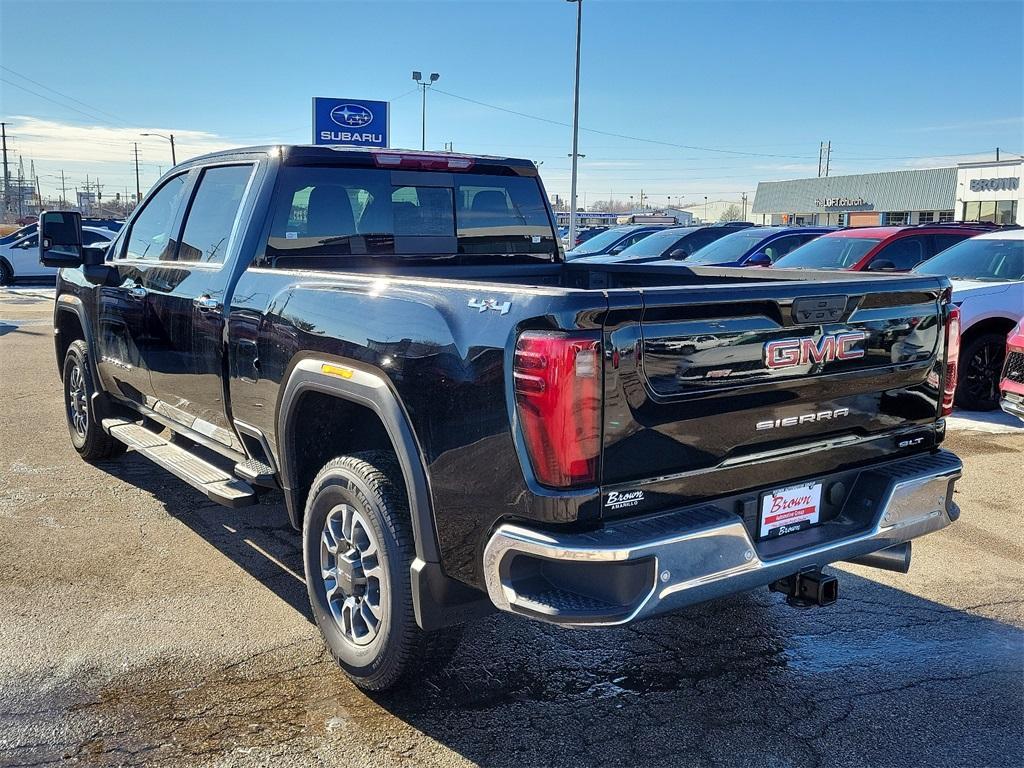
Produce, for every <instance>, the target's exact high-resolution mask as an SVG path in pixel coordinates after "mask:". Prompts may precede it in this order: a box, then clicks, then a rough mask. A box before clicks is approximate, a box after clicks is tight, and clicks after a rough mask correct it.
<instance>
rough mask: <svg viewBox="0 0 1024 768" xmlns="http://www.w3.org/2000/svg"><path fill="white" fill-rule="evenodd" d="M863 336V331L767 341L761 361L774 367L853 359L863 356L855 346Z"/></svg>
mask: <svg viewBox="0 0 1024 768" xmlns="http://www.w3.org/2000/svg"><path fill="white" fill-rule="evenodd" d="M867 337H868V335H867V334H866V333H865V332H864V331H852V332H850V333H837V334H830V335H828V336H822V337H821V338H820V339H819V340H818V341H815V340H814V339H808V338H804V339H780V340H779V341H769V342H768V343H766V344H765V345H764V364H765V365H767V366H768V367H769V368H773V369H774V368H791V367H793V366H795V365H811V364H812V363H829V362H832V361H833V360H856V359H857V358H859V357H864V349H863V347H861V348H860V349H856V348H855V347H856V346H857V345H858V344H860V342H862V341H864V340H865V339H866V338H867Z"/></svg>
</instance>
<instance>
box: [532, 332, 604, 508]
mask: <svg viewBox="0 0 1024 768" xmlns="http://www.w3.org/2000/svg"><path fill="white" fill-rule="evenodd" d="M600 347H601V342H600V339H599V338H598V337H595V336H593V335H591V334H586V335H583V334H566V333H552V332H545V331H527V332H525V333H524V334H523V335H522V336H520V337H519V341H518V342H517V343H516V353H515V362H514V364H513V371H512V376H513V386H514V389H515V395H516V412H517V413H518V414H519V423H520V425H521V427H522V432H523V437H524V438H525V440H526V449H527V452H528V453H529V454H530V464H531V465H532V466H533V473H534V474H535V475H536V477H537V480H538V481H539V482H540V483H541V484H542V485H549V486H552V487H555V488H569V487H572V486H580V485H590V484H593V483H595V482H596V481H597V459H598V455H599V454H600V450H601V421H600V419H601V357H600Z"/></svg>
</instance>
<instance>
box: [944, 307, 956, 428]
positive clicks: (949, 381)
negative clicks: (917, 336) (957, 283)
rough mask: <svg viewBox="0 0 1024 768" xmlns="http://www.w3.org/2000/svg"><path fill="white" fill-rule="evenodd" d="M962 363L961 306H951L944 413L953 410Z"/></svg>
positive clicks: (948, 318) (947, 338) (948, 323)
mask: <svg viewBox="0 0 1024 768" xmlns="http://www.w3.org/2000/svg"><path fill="white" fill-rule="evenodd" d="M959 363H960V307H950V309H949V316H948V317H947V318H946V383H945V384H944V385H943V389H942V415H943V416H949V414H951V413H952V412H953V398H954V397H955V396H956V376H957V368H958V367H959Z"/></svg>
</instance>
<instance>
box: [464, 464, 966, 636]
mask: <svg viewBox="0 0 1024 768" xmlns="http://www.w3.org/2000/svg"><path fill="white" fill-rule="evenodd" d="M962 469H963V465H962V464H961V462H960V460H959V459H958V458H957V457H956V456H955V455H953V454H952V453H950V452H948V451H937V452H935V453H931V454H926V455H923V456H915V457H912V458H905V459H900V460H897V461H892V462H887V463H885V464H881V465H878V466H875V467H869V468H866V469H863V470H861V471H860V472H859V473H858V474H857V477H856V481H855V482H854V484H853V486H852V488H851V490H850V492H849V494H848V496H847V500H846V502H845V503H844V505H843V508H842V511H841V512H840V514H838V515H837V516H835V517H834V518H833V519H831V520H828V521H826V522H823V523H822V524H820V525H818V526H815V527H813V528H808V529H805V530H802V531H798V532H796V533H791V534H787V535H785V536H782V537H778V538H773V539H768V540H763V541H755V540H754V538H753V537H752V536H751V535H750V533H749V532H748V529H747V527H746V526H745V525H744V523H743V520H742V519H741V518H740V517H739V516H738V515H737V514H735V513H734V512H732V511H730V508H729V506H728V504H723V503H718V504H716V503H705V504H700V505H697V506H692V507H684V508H681V509H676V510H671V511H668V512H662V513H658V514H656V515H652V516H646V517H643V518H637V519H631V520H623V521H615V522H611V523H608V524H606V525H605V526H604V527H603V528H600V529H598V530H595V531H589V532H575V533H560V532H551V531H545V530H538V529H533V528H526V527H523V526H520V525H514V524H505V525H502V526H500V527H499V528H498V529H497V530H496V531H495V532H494V534H493V535H492V536H491V538H490V540H489V542H488V544H487V546H486V548H485V550H484V558H483V566H484V575H485V579H486V583H487V591H488V594H489V595H490V598H491V601H492V602H493V603H494V604H495V605H496V606H497V607H498V608H500V609H502V610H505V611H510V612H512V613H518V614H522V615H525V616H529V617H531V618H535V619H540V620H543V621H548V622H552V623H555V624H562V625H566V626H576V627H587V626H613V625H618V624H625V623H628V622H631V621H634V620H636V619H640V618H645V617H648V616H651V615H654V614H657V613H662V612H665V611H669V610H673V609H676V608H681V607H683V606H687V605H692V604H694V603H699V602H703V601H705V600H710V599H713V598H717V597H722V596H724V595H728V594H732V593H736V592H742V591H745V590H748V589H752V588H754V587H758V586H763V585H766V584H769V583H771V582H774V581H776V580H778V579H781V578H784V577H786V576H789V575H791V574H794V573H798V572H801V571H804V570H807V569H809V568H814V567H821V566H823V565H826V564H828V563H833V562H837V561H841V560H847V559H849V558H853V557H858V556H860V555H864V554H867V553H869V552H875V551H877V550H880V549H886V548H888V547H891V546H894V545H896V544H900V543H902V542H905V541H910V540H911V539H915V538H918V537H919V536H924V535H925V534H928V533H932V532H933V531H938V530H940V529H942V528H945V527H946V526H947V525H949V524H950V523H951V522H953V521H954V520H956V519H957V517H959V514H960V513H959V509H958V508H957V506H956V504H955V503H954V502H953V484H954V483H955V481H956V480H957V479H958V478H959V477H960V475H961V472H962ZM821 479H822V480H823V481H824V482H826V483H827V482H828V481H829V478H827V477H826V478H821Z"/></svg>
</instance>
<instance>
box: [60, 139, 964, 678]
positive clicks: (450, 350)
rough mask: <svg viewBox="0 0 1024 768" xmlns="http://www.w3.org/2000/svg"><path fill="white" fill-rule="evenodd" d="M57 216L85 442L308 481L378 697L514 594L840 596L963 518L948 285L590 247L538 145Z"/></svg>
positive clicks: (313, 555)
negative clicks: (578, 256)
mask: <svg viewBox="0 0 1024 768" xmlns="http://www.w3.org/2000/svg"><path fill="white" fill-rule="evenodd" d="M41 222H42V224H41V227H42V237H41V238H40V258H41V260H42V261H43V262H44V263H46V264H48V265H50V266H60V267H63V269H62V270H61V272H60V275H59V277H58V281H57V296H56V304H55V310H54V333H55V341H56V353H57V361H58V364H59V366H60V371H61V376H62V380H63V387H64V403H65V409H66V413H67V421H68V427H69V430H70V435H71V441H72V443H73V444H74V447H75V448H76V450H77V451H78V452H79V453H80V454H81V455H82V457H83V458H85V459H86V460H90V461H92V460H98V459H103V458H107V457H109V456H111V455H112V454H115V453H117V452H118V451H120V450H122V449H124V448H125V447H126V446H127V447H129V448H131V449H133V450H134V451H136V452H137V453H139V454H140V455H142V456H145V457H147V458H149V459H151V460H152V461H154V462H155V463H156V464H158V465H159V466H161V467H163V468H164V469H166V470H168V471H169V472H171V473H173V474H175V475H176V476H178V477H179V478H181V479H182V480H184V481H185V482H187V483H190V484H191V485H193V486H194V487H195V488H197V489H198V490H200V491H201V492H203V493H204V494H206V495H207V496H208V497H209V498H210V499H213V500H215V501H218V502H221V503H223V504H225V505H227V506H230V507H236V506H241V505H244V504H248V503H252V502H254V501H255V500H256V498H257V496H258V494H259V493H260V491H261V489H275V488H277V489H280V490H281V492H282V493H283V496H284V500H285V503H286V505H287V512H288V516H289V518H290V520H291V523H292V524H293V525H294V526H295V528H297V529H299V530H301V531H302V544H303V554H304V561H305V576H306V585H307V588H308V591H309V598H310V602H311V604H312V610H313V614H314V616H315V618H316V621H317V624H318V625H319V628H320V630H321V632H322V633H323V636H324V639H325V641H326V643H327V645H328V647H329V648H330V650H331V651H332V653H333V654H334V656H335V658H336V659H337V660H338V662H339V664H340V665H341V666H342V667H343V668H344V669H345V671H346V672H347V673H348V674H349V675H350V676H351V677H352V679H353V680H354V681H355V682H356V684H358V685H360V686H363V687H365V688H369V689H382V688H386V687H388V686H391V685H394V684H395V683H396V682H398V681H399V679H400V678H402V676H403V674H404V673H405V672H407V671H410V670H413V669H415V668H422V666H423V664H422V660H423V659H424V658H430V656H429V655H428V653H427V652H428V650H429V649H430V648H431V647H433V646H437V645H438V643H436V642H434V641H435V640H436V638H438V637H439V636H445V635H447V634H451V633H452V630H451V629H450V628H452V627H456V626H457V625H459V624H461V623H463V622H465V621H467V620H468V619H471V618H472V617H475V616H478V615H481V614H482V613H484V612H486V611H488V610H493V609H494V608H495V607H497V608H498V609H501V610H504V611H509V612H512V613H516V614H520V615H522V616H526V617H529V618H532V619H537V620H541V621H548V622H553V623H557V624H562V625H566V626H572V627H599V626H611V625H618V624H623V623H626V622H630V621H634V620H637V619H641V618H644V617H647V616H651V615H653V614H656V613H659V612H663V611H667V610H671V609H675V608H679V607H681V606H685V605H689V604H692V603H695V602H698V601H703V600H708V599H711V598H716V597H719V596H722V595H726V594H730V593H734V592H737V591H742V590H748V589H751V588H753V587H757V586H764V585H769V586H770V587H771V588H772V589H773V590H775V591H777V592H782V593H784V594H785V596H786V598H787V599H788V600H789V601H791V602H794V603H802V604H827V603H829V602H832V601H834V600H835V599H836V593H837V584H836V581H835V578H834V577H832V576H827V575H825V574H823V573H822V571H821V568H822V566H824V565H826V564H828V563H833V562H838V561H856V562H860V563H864V564H867V565H874V566H877V567H881V568H889V569H891V570H899V571H904V572H905V571H906V569H907V567H908V566H909V559H910V549H909V541H910V540H911V539H913V538H916V537H918V536H921V535H924V534H927V533H930V532H932V531H936V530H939V529H941V528H943V527H944V526H946V525H948V524H949V523H950V522H951V521H953V520H955V519H956V518H957V516H958V514H959V512H958V509H957V507H956V505H955V504H954V503H953V496H952V492H953V483H954V482H955V480H956V479H957V478H958V477H959V476H960V473H961V463H960V461H959V460H958V459H957V458H956V457H955V456H954V455H952V454H951V453H949V452H948V451H945V450H942V449H940V447H939V445H940V443H941V441H942V439H943V434H944V421H943V418H942V417H943V416H944V415H945V414H946V413H947V412H948V411H949V409H950V407H951V403H952V396H953V391H954V386H955V378H956V373H955V365H954V364H951V363H950V361H951V360H953V361H955V359H956V357H955V353H951V352H952V350H954V349H955V345H956V339H957V338H958V333H957V323H958V319H957V310H956V309H955V308H954V307H952V306H951V305H950V303H949V296H950V290H949V284H948V282H947V281H946V280H945V279H944V278H938V277H928V276H914V275H909V276H908V275H901V276H897V275H889V274H884V275H882V274H856V273H837V272H828V273H824V272H809V271H787V270H741V269H727V268H700V267H693V268H688V267H686V266H684V265H680V264H678V263H672V264H658V263H654V264H640V265H630V264H621V265H618V264H610V265H601V264H586V265H583V264H581V265H574V264H573V263H566V262H565V260H564V256H563V253H562V250H561V248H560V245H559V240H558V237H557V234H556V229H555V226H554V216H553V214H552V211H551V209H550V207H549V205H548V203H547V199H546V195H545V193H544V189H543V186H542V185H541V182H540V179H539V178H538V174H537V169H536V167H535V166H534V165H533V164H532V163H530V162H528V161H523V160H512V159H507V158H495V157H473V156H467V155H457V154H433V153H420V152H403V151H393V150H380V151H363V150H357V149H345V148H340V147H306V146H283V147H276V146H275V147H259V148H252V149H239V150H235V151H229V152H222V153H217V154H213V155H207V156H205V157H200V158H196V159H194V160H190V161H189V162H187V163H184V164H182V165H179V166H177V167H176V168H174V169H173V170H171V171H170V172H169V173H167V174H166V175H165V176H164V177H163V178H162V179H161V180H160V181H159V183H158V184H157V185H156V186H155V187H154V189H153V190H152V191H151V192H150V194H149V195H148V197H147V198H146V199H145V200H144V201H143V203H142V204H141V205H140V206H139V207H138V209H137V210H136V211H135V212H134V214H133V215H132V216H131V218H130V219H129V221H128V223H127V224H126V226H125V227H124V228H123V229H122V231H121V233H120V235H119V236H118V238H117V239H116V240H115V241H113V243H111V245H110V247H109V248H108V249H107V250H106V251H105V252H102V253H97V252H96V251H94V250H92V249H89V248H83V247H82V246H81V236H80V225H79V222H78V219H77V214H74V213H66V212H59V211H51V212H46V213H45V214H44V215H43V216H42V219H41Z"/></svg>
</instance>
